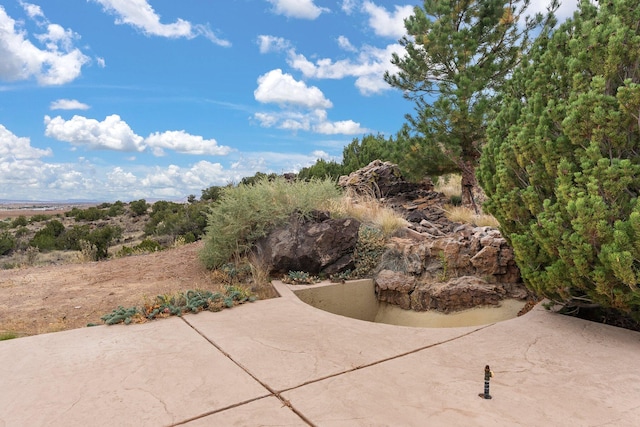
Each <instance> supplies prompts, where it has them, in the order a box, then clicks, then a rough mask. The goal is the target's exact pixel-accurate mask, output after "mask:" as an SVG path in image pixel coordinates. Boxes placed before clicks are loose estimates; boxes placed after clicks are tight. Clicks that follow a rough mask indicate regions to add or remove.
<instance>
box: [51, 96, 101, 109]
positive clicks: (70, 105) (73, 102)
mask: <svg viewBox="0 0 640 427" xmlns="http://www.w3.org/2000/svg"><path fill="white" fill-rule="evenodd" d="M89 108H91V107H89V106H88V105H87V104H85V103H82V102H80V101H78V100H77V99H58V100H55V101H53V102H52V103H51V105H50V106H49V109H50V110H88V109H89Z"/></svg>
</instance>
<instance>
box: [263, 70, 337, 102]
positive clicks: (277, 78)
mask: <svg viewBox="0 0 640 427" xmlns="http://www.w3.org/2000/svg"><path fill="white" fill-rule="evenodd" d="M253 95H254V97H255V99H256V101H258V102H262V103H276V104H280V105H297V106H301V107H306V108H331V107H332V105H333V104H332V103H331V101H329V100H328V99H327V98H325V97H324V94H323V93H322V91H321V90H320V89H318V88H317V87H315V86H311V87H308V86H307V85H306V84H305V83H304V82H301V81H297V80H295V79H294V78H293V76H291V74H283V73H282V70H280V69H275V70H271V71H269V72H268V73H266V74H264V75H262V76H260V77H259V78H258V88H257V89H256V90H255V91H254V92H253Z"/></svg>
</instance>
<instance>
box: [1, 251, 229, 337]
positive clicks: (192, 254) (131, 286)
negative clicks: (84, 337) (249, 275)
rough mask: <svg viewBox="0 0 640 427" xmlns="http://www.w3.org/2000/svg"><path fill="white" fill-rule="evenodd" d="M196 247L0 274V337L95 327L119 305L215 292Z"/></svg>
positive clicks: (137, 304)
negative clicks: (182, 293)
mask: <svg viewBox="0 0 640 427" xmlns="http://www.w3.org/2000/svg"><path fill="white" fill-rule="evenodd" d="M201 245H202V243H201V242H198V243H193V244H190V245H185V246H182V247H179V248H176V249H170V250H165V251H161V252H157V253H153V254H148V255H138V256H130V257H125V258H118V259H114V260H109V261H101V262H90V263H84V264H65V265H53V266H44V267H29V268H19V269H14V270H0V333H7V332H10V333H16V334H18V335H20V336H23V335H34V334H42V333H47V332H55V331H61V330H66V329H74V328H80V327H84V326H86V325H87V324H88V323H97V324H101V323H102V321H101V320H100V317H101V316H103V315H105V314H107V313H110V312H111V311H112V310H113V309H115V308H117V307H118V306H119V305H122V306H124V307H131V306H139V305H141V304H142V303H144V301H145V299H147V300H152V299H154V298H155V296H156V295H161V294H166V293H174V292H177V291H185V290H188V289H211V290H213V289H216V288H217V287H219V285H216V284H215V283H213V280H212V277H211V275H210V274H209V272H208V271H207V270H206V269H205V268H204V267H203V266H202V265H201V264H200V262H199V261H198V256H197V252H198V250H199V248H200V247H201Z"/></svg>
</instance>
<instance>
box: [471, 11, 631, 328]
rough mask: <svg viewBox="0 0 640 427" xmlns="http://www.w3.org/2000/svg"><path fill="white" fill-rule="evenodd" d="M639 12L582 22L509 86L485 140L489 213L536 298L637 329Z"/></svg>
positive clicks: (545, 46)
mask: <svg viewBox="0 0 640 427" xmlns="http://www.w3.org/2000/svg"><path fill="white" fill-rule="evenodd" d="M638 22H640V8H638V3H637V1H628V0H611V1H607V2H598V5H597V6H596V5H593V4H591V3H590V2H588V1H582V2H580V11H579V12H576V14H574V17H573V19H570V20H568V21H566V22H565V23H564V24H563V25H562V26H560V28H559V29H558V30H556V31H555V32H554V33H553V35H552V36H551V37H549V38H541V39H540V40H539V42H538V45H537V46H536V48H535V49H534V51H533V52H534V55H533V56H532V58H530V60H528V61H523V64H522V66H521V67H520V68H519V69H517V70H516V72H515V73H514V78H513V88H512V90H511V91H510V92H509V94H510V96H508V97H506V99H505V108H504V109H503V110H502V112H501V113H500V114H499V116H498V117H497V119H496V120H494V121H493V123H492V126H491V127H490V129H489V131H488V135H489V143H488V145H487V146H486V147H485V148H484V151H483V156H482V162H481V168H480V171H479V178H480V182H481V184H482V186H483V188H484V190H485V192H486V193H487V195H488V196H489V201H488V202H487V203H486V208H487V210H488V211H489V212H490V213H492V214H493V215H494V216H495V217H496V219H497V220H498V221H499V222H500V226H501V229H502V230H503V232H504V234H505V237H507V238H508V240H509V241H510V243H511V244H512V246H513V248H514V253H515V259H516V262H517V264H518V266H519V267H520V271H521V273H522V277H523V279H524V280H525V282H526V283H527V285H528V286H529V287H530V288H531V289H532V290H534V291H535V292H536V293H537V295H538V296H541V297H546V298H549V299H551V300H553V301H555V302H558V303H561V304H565V305H567V306H569V307H577V308H579V307H580V306H589V305H599V306H602V307H605V308H613V309H617V310H620V311H623V312H626V313H627V314H630V315H632V316H634V317H635V318H636V319H640V287H639V286H638V283H639V282H640V199H639V195H640V156H639V152H638V147H640V129H639V128H640V123H638V111H640V84H639V83H640V65H639V64H640V54H639V53H640V30H639V29H638Z"/></svg>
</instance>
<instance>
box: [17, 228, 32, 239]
mask: <svg viewBox="0 0 640 427" xmlns="http://www.w3.org/2000/svg"><path fill="white" fill-rule="evenodd" d="M27 234H29V229H28V228H27V227H24V226H20V227H18V229H17V230H16V231H15V233H14V235H15V236H16V238H18V237H23V236H26V235H27Z"/></svg>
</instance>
